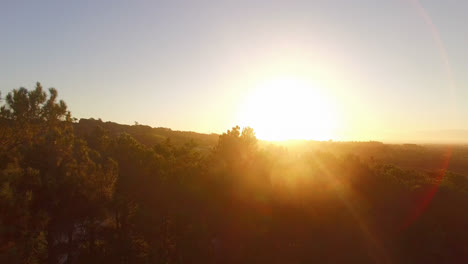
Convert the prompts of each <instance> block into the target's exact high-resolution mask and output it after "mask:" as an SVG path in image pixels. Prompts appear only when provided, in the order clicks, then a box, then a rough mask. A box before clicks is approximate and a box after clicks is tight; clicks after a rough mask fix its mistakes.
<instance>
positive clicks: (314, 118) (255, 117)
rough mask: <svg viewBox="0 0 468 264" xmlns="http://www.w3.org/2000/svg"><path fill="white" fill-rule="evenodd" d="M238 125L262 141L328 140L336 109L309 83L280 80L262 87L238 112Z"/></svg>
mask: <svg viewBox="0 0 468 264" xmlns="http://www.w3.org/2000/svg"><path fill="white" fill-rule="evenodd" d="M238 123H239V124H241V125H242V126H250V127H252V128H254V130H255V131H256V135H257V137H258V138H259V139H262V140H271V141H281V140H289V139H313V140H329V139H332V137H333V132H334V130H335V129H336V126H337V116H336V114H335V109H334V107H333V105H332V104H331V100H329V99H328V98H327V97H326V96H325V94H324V93H323V91H321V90H319V89H318V88H317V87H316V86H314V85H313V84H311V83H309V82H308V81H305V80H301V79H297V78H278V79H273V80H269V81H266V82H264V83H261V84H259V85H258V86H257V87H255V89H253V91H251V92H250V94H248V95H247V97H246V98H245V100H244V103H243V104H241V107H240V110H239V111H238Z"/></svg>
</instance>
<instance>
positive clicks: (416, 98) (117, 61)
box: [0, 0, 468, 142]
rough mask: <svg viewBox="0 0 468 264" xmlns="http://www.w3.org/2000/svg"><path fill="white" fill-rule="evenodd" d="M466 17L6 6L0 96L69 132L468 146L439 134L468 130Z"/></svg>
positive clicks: (252, 8) (1, 14) (412, 3)
mask: <svg viewBox="0 0 468 264" xmlns="http://www.w3.org/2000/svg"><path fill="white" fill-rule="evenodd" d="M467 9H468V3H467V2H463V3H462V2H458V1H443V2H440V1H417V0H408V1H403V0H402V1H377V2H376V1H370V0H362V1H353V2H352V3H351V2H349V1H312V2H309V3H304V2H302V1H287V2H285V1H241V2H235V3H233V2H232V3H230V2H223V3H220V2H218V1H198V2H192V1H180V2H179V1H177V2H165V1H157V2H143V1H141V2H140V1H138V2H132V4H131V5H130V4H129V3H127V2H125V1H112V2H110V1H102V2H99V3H96V2H94V1H89V2H87V1H83V2H81V1H80V2H77V3H63V2H60V1H47V2H40V3H39V2H33V1H31V2H27V1H26V2H19V1H7V2H4V3H3V5H2V8H1V10H0V22H1V23H0V32H1V33H2V35H3V36H5V39H4V41H2V43H0V57H2V61H3V63H2V64H1V66H0V72H2V75H1V76H2V78H1V81H0V85H1V92H2V95H3V96H4V95H6V93H7V92H8V91H10V90H11V89H15V88H19V87H22V86H23V87H26V88H28V89H29V88H32V87H34V84H35V82H36V81H40V82H41V83H42V84H43V85H44V87H45V88H48V87H55V88H57V89H58V90H59V93H60V94H59V96H60V98H61V99H64V100H65V101H66V102H67V103H68V106H69V108H70V109H71V111H72V114H73V116H74V117H77V118H87V117H95V118H102V119H103V120H106V121H112V122H117V123H122V124H133V123H134V122H135V121H136V122H138V123H141V124H145V125H150V126H153V127H158V126H160V127H168V128H171V129H175V130H183V131H195V132H200V133H218V134H220V133H222V132H225V131H226V130H228V129H230V128H231V127H232V126H235V125H240V126H241V127H243V126H250V127H253V128H254V129H255V130H256V131H257V136H258V137H259V138H260V139H267V140H283V139H312V140H328V139H332V140H337V141H340V140H346V141H348V140H358V141H367V140H377V141H384V142H391V141H395V142H397V141H417V140H422V141H425V140H430V141H431V142H432V141H433V140H434V138H435V139H440V140H441V141H446V140H449V141H450V140H454V141H464V140H465V138H466V141H467V142H468V137H466V136H465V135H464V134H463V133H458V134H457V133H455V134H453V133H448V132H446V133H441V132H440V131H445V130H468V122H466V120H467V117H468V105H467V104H463V101H465V100H466V99H468V89H464V87H465V86H466V84H467V81H468V79H467V75H466V74H465V73H466V72H467V71H468V63H466V62H467V61H468V60H467V59H468V58H467V54H468V53H466V52H465V50H464V49H465V47H466V46H467V44H468V37H467V36H468V28H466V27H464V26H463V25H466V24H467V23H468V17H467V16H466V15H465V13H466V10H467ZM24 18H27V19H24ZM418 131H423V133H420V132H418ZM424 131H439V132H437V133H435V132H431V133H424ZM428 134H429V135H428Z"/></svg>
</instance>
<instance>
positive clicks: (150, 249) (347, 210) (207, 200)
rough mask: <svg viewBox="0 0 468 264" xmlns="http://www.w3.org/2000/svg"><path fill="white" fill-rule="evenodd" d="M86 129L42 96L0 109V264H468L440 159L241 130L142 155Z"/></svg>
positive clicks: (466, 216)
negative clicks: (400, 160)
mask: <svg viewBox="0 0 468 264" xmlns="http://www.w3.org/2000/svg"><path fill="white" fill-rule="evenodd" d="M95 121H96V120H95ZM94 123H96V124H95V125H90V124H89V122H88V123H87V125H86V126H85V127H84V126H81V127H80V124H79V123H76V122H75V121H74V119H73V118H72V116H71V114H70V112H69V111H68V109H67V107H66V104H65V103H64V102H63V101H58V99H57V91H56V90H54V89H50V90H49V93H46V92H45V91H44V90H43V88H42V87H41V85H40V84H39V83H38V84H37V85H36V87H35V89H34V90H27V89H24V88H20V89H17V90H13V91H12V92H10V93H9V94H8V95H7V96H6V97H5V98H4V101H3V106H2V107H1V110H0V262H1V263H312V262H319V263H350V262H351V263H466V262H468V228H467V223H468V179H467V177H466V176H465V175H461V174H456V173H452V172H450V171H448V170H447V167H448V164H449V163H450V158H451V156H450V155H446V157H445V158H443V159H441V161H443V162H442V163H441V165H440V167H437V169H433V170H425V169H424V170H422V169H410V168H400V167H397V166H395V165H391V164H387V163H386V162H384V160H382V159H380V158H378V157H373V156H372V155H371V156H368V157H365V158H362V155H360V154H359V153H357V154H354V155H353V154H350V153H349V151H343V152H342V153H339V151H338V152H337V149H339V148H340V144H343V145H342V148H346V143H334V144H333V145H330V146H333V148H330V151H327V148H321V149H314V150H313V151H312V150H311V151H303V152H301V153H300V154H298V153H296V152H291V151H290V150H288V149H286V148H283V147H277V146H274V145H268V144H260V143H259V142H258V141H257V139H256V137H255V134H254V131H253V130H252V129H251V128H244V129H240V128H239V127H234V128H232V129H231V130H229V131H227V132H226V133H224V134H222V135H220V136H219V137H218V139H217V142H215V144H214V146H213V147H212V148H210V149H208V150H207V148H206V146H207V145H209V144H211V143H209V142H210V141H209V139H207V138H208V136H207V138H204V136H203V135H197V136H194V137H192V140H189V138H190V137H187V140H186V141H185V142H182V139H183V138H182V137H181V138H178V139H176V140H173V139H170V138H167V139H164V140H162V139H161V138H159V139H157V140H156V141H155V142H152V141H151V140H155V139H151V138H149V139H148V138H146V136H145V137H142V138H143V139H144V138H146V140H147V141H146V142H145V143H142V142H140V141H139V140H136V139H135V138H134V137H132V136H131V135H130V134H129V133H133V132H131V131H122V132H118V133H116V131H115V130H114V131H112V130H111V129H109V127H106V126H105V125H103V123H102V122H98V121H96V122H94ZM139 127H140V126H135V128H134V129H150V130H151V128H146V127H145V128H141V127H140V128H139ZM126 132H127V133H126ZM143 134H145V133H142V135H143ZM197 137H198V138H197ZM203 138H204V139H205V140H207V141H204V142H202V145H201V146H202V147H200V144H199V142H198V141H199V140H201V139H203ZM140 140H141V138H140ZM371 157H372V158H371ZM415 167H418V166H415Z"/></svg>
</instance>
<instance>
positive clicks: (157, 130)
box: [74, 118, 219, 151]
mask: <svg viewBox="0 0 468 264" xmlns="http://www.w3.org/2000/svg"><path fill="white" fill-rule="evenodd" d="M74 126H75V131H76V133H77V134H78V135H80V136H82V137H86V136H88V135H90V134H91V133H93V131H95V130H96V128H97V127H101V128H103V129H104V130H107V131H108V132H109V133H111V134H112V135H119V134H121V133H128V134H129V135H131V136H132V137H134V138H135V139H136V140H138V141H139V142H140V143H142V144H145V145H147V146H150V147H151V146H154V145H155V144H157V143H161V142H163V141H165V140H166V139H169V140H170V141H171V142H172V143H173V144H176V145H181V144H185V143H186V142H189V141H191V140H193V141H195V142H196V143H197V145H198V148H199V149H200V150H201V151H207V150H209V149H211V148H212V147H213V146H214V145H215V144H216V142H217V141H218V137H219V135H217V134H201V133H196V132H191V131H176V130H172V129H169V128H164V127H150V126H145V125H133V126H131V125H122V124H118V123H114V122H103V121H102V120H96V119H94V118H90V119H84V118H82V119H80V120H79V121H78V122H77V123H75V124H74Z"/></svg>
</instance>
